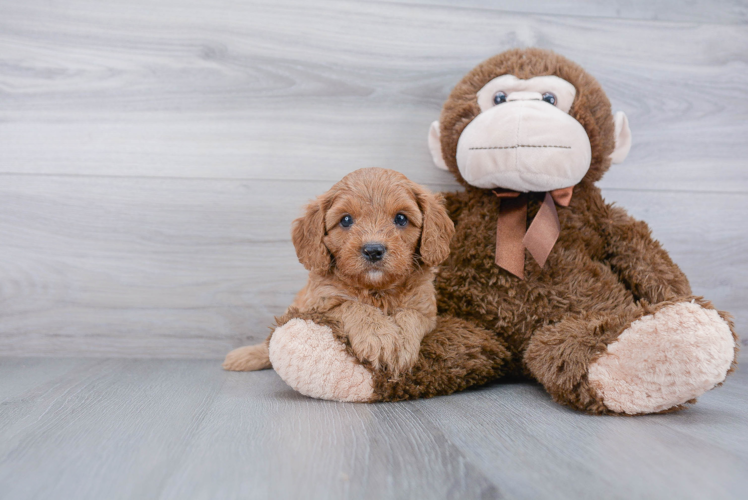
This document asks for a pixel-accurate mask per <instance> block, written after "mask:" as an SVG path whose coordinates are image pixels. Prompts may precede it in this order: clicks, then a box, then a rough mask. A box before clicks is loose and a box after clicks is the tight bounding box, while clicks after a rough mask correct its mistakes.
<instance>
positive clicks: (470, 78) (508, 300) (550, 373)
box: [276, 49, 737, 414]
mask: <svg viewBox="0 0 748 500" xmlns="http://www.w3.org/2000/svg"><path fill="white" fill-rule="evenodd" d="M508 74H511V75H514V76H516V77H518V78H520V79H528V78H531V77H534V76H539V75H555V76H558V77H560V78H563V79H564V80H566V81H567V82H569V83H571V84H573V85H574V87H575V88H576V91H577V93H576V97H575V99H574V102H573V105H572V107H571V109H570V111H569V114H570V115H571V116H572V117H573V118H575V119H576V120H577V121H578V122H579V123H580V124H581V125H582V126H583V127H584V130H585V131H586V133H587V135H588V137H589V141H590V144H591V150H592V161H591V166H590V168H589V171H588V172H587V174H586V175H585V177H584V178H583V179H582V181H581V182H580V183H578V184H577V185H576V186H575V187H574V190H573V197H572V200H571V204H570V205H569V206H568V207H559V208H558V218H559V220H560V225H561V232H560V237H559V239H558V241H557V242H556V244H555V246H554V247H553V250H552V252H551V253H550V256H549V258H548V260H547V262H546V263H545V266H544V267H543V268H541V267H539V265H538V264H537V263H536V262H535V261H534V260H533V259H531V258H530V257H529V254H528V257H527V258H526V261H525V262H526V263H525V269H524V275H525V276H524V279H519V278H517V277H516V276H514V275H512V274H510V273H509V272H507V271H505V270H504V269H501V268H500V267H498V266H497V265H496V263H495V260H494V258H495V256H494V254H495V248H496V231H497V230H496V221H497V216H498V213H499V206H500V202H501V200H500V199H499V198H497V196H495V195H494V193H493V192H492V191H491V190H489V189H479V188H476V187H473V186H471V185H470V184H468V183H467V182H466V181H465V180H464V179H463V178H462V177H461V175H460V171H459V169H458V166H457V163H456V159H455V155H456V150H457V143H458V139H459V138H460V134H461V133H462V131H463V129H464V128H465V127H466V126H467V125H468V124H469V123H470V122H471V120H473V118H474V117H475V116H476V115H477V114H478V113H480V109H478V106H477V104H476V92H477V91H478V90H479V89H481V87H483V86H484V85H485V84H486V82H488V81H490V80H492V79H494V78H496V77H498V76H501V75H508ZM440 140H441V149H442V152H443V158H444V162H445V163H446V165H447V167H448V168H449V170H450V171H451V172H452V173H453V174H454V175H455V177H456V178H457V180H458V181H459V182H461V183H462V184H463V185H464V186H465V190H464V191H460V192H454V193H449V194H446V200H447V208H448V211H449V213H450V216H451V218H452V220H453V221H454V223H455V228H456V234H455V237H454V239H453V240H452V244H451V254H450V255H449V257H448V259H447V260H446V261H445V262H444V263H443V265H442V266H441V268H440V271H439V272H438V275H437V279H436V289H437V295H438V308H439V314H440V317H439V321H438V325H437V327H436V329H435V330H434V331H432V332H431V333H430V334H429V335H427V336H426V337H425V338H424V339H423V342H422V344H421V353H420V356H419V359H418V361H417V363H416V365H415V367H414V368H413V369H412V370H411V371H410V372H406V373H404V374H401V375H398V376H393V374H392V373H391V372H389V371H388V370H374V369H371V367H369V368H368V370H369V371H370V372H371V381H370V383H371V387H372V390H371V395H370V397H368V398H367V399H366V400H368V401H386V400H398V399H407V398H416V397H428V396H434V395H438V394H447V393H450V392H453V391H456V390H461V389H464V388H466V387H468V386H471V385H475V384H480V383H484V382H487V381H490V380H494V379H498V378H500V377H502V376H507V375H510V376H520V377H528V378H530V379H534V380H536V381H538V382H540V383H541V384H542V385H543V386H544V387H545V389H546V390H547V391H548V392H549V393H550V394H551V396H552V397H553V398H554V399H555V400H556V401H558V402H560V403H562V404H565V405H568V406H570V407H572V408H575V409H578V410H582V411H586V412H589V413H596V414H605V413H628V414H639V413H650V412H657V411H668V410H672V409H678V408H681V407H682V405H683V403H686V402H692V401H693V397H695V395H698V394H701V393H702V392H704V391H705V390H708V389H710V388H711V387H713V386H714V385H717V384H719V383H721V381H722V380H723V379H724V375H725V374H726V372H727V368H728V367H729V368H730V370H731V369H732V368H731V365H734V359H735V357H734V353H735V350H736V349H737V342H736V340H737V337H736V336H735V334H734V329H733V325H732V323H731V321H730V318H729V315H728V314H726V313H723V312H716V313H715V312H714V308H713V307H712V305H711V304H710V303H709V302H708V301H706V300H704V299H702V298H700V297H695V296H693V295H692V292H691V288H690V286H689V283H688V280H687V279H686V277H685V275H684V274H683V273H682V272H681V270H680V269H679V268H678V266H676V265H675V264H674V263H673V262H672V260H671V259H670V257H669V255H668V254H667V252H666V251H665V250H664V249H663V248H662V247H661V246H660V244H659V243H658V242H657V241H655V240H654V239H653V238H652V236H651V233H650V230H649V228H648V227H647V225H646V224H645V223H644V222H638V221H636V220H634V219H633V218H631V217H630V216H629V215H628V214H627V213H626V212H625V211H624V210H623V209H621V208H618V207H614V206H612V205H610V204H606V203H605V201H604V200H603V198H602V196H601V194H600V190H599V189H598V188H597V187H596V186H595V184H594V183H595V182H596V181H598V180H599V179H600V178H601V177H602V176H603V174H604V173H605V171H606V170H607V169H608V168H609V166H610V155H611V153H612V152H613V150H614V145H615V141H614V121H613V116H612V114H611V107H610V103H609V101H608V99H607V97H606V95H605V93H604V92H603V91H602V89H601V87H600V86H599V84H598V83H597V81H596V80H595V79H594V78H592V77H591V76H590V75H588V74H587V73H586V72H585V71H584V70H583V69H582V68H581V67H579V66H578V65H576V64H574V63H572V62H571V61H568V60H567V59H565V58H563V57H561V56H558V55H556V54H554V53H551V52H548V51H543V50H538V49H527V50H513V51H508V52H505V53H503V54H500V55H498V56H496V57H494V58H491V59H489V60H487V61H485V62H483V63H482V64H480V65H479V66H478V67H476V68H475V69H474V70H472V71H471V72H470V73H469V74H468V75H466V76H465V78H464V79H463V80H462V81H461V82H460V83H459V84H458V85H457V86H456V87H455V88H454V90H453V91H452V93H451V95H450V96H449V99H448V100H447V102H446V104H445V105H444V108H443V111H442V115H441V120H440ZM530 196H531V199H530V202H529V208H528V220H532V218H533V217H534V215H535V213H536V212H537V210H538V206H539V203H540V201H542V198H541V195H540V194H537V195H535V194H532V193H531V194H530ZM653 196H654V195H653ZM298 317H301V318H302V319H308V320H310V321H316V323H317V324H322V325H327V326H329V327H330V328H331V329H332V330H333V332H334V333H335V328H336V327H335V324H334V322H329V321H326V320H325V319H324V318H321V317H319V316H316V317H311V316H309V315H307V316H303V315H302V316H298ZM288 319H289V318H284V321H286V320H288ZM637 320H639V321H637ZM281 323H283V321H281ZM281 326H282V325H281ZM623 332H628V333H627V335H626V342H617V341H618V340H621V338H622V337H621V335H622V334H623ZM681 332H684V333H683V334H682V335H681ZM689 332H690V333H689ZM693 332H695V333H693ZM335 334H336V335H337V338H338V339H339V340H340V341H341V342H346V338H345V335H340V334H339V332H337V333H335ZM619 337H620V338H619ZM686 337H687V338H686ZM712 338H714V339H716V340H714V341H713V342H712V340H710V339H712ZM681 339H684V340H682V341H681ZM725 342H727V344H725ZM617 344H618V345H617ZM712 344H714V345H715V346H716V345H720V346H722V347H721V349H722V351H720V352H722V354H721V356H722V357H723V358H724V357H725V356H727V357H728V359H727V365H725V364H724V360H723V361H722V365H720V366H722V367H724V368H719V369H716V368H714V366H715V363H713V362H712V357H713V356H714V354H713V353H714V352H716V350H717V348H716V347H713V345H712ZM725 345H727V349H728V354H727V355H725V354H724V352H725V347H724V346H725ZM282 347H283V346H282V345H279V346H278V349H282ZM641 353H644V354H641ZM637 356H639V357H637ZM593 365H597V366H595V374H594V377H593V376H591V375H590V373H591V370H592V369H593ZM277 369H278V368H276V370H277ZM715 370H717V372H719V373H717V372H715V373H716V375H715V374H711V375H708V376H707V375H703V373H702V372H704V373H706V372H710V373H712V372H714V371H715ZM720 370H721V371H720ZM616 377H618V378H620V379H621V380H618V379H616ZM705 377H706V379H708V380H707V381H706V382H704V381H703V380H702V379H703V378H705ZM593 379H594V380H593ZM637 384H638V385H637ZM657 384H661V386H660V385H657ZM632 387H633V389H632ZM619 389H620V391H623V392H619ZM626 391H629V392H626ZM649 392H654V393H656V394H655V395H654V396H655V399H656V401H655V403H651V404H650V402H649V401H648V399H647V398H649V397H650V394H649ZM684 394H685V396H684ZM689 394H690V395H689ZM678 398H680V399H678ZM684 398H685V399H684Z"/></svg>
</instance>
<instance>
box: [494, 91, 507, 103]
mask: <svg viewBox="0 0 748 500" xmlns="http://www.w3.org/2000/svg"><path fill="white" fill-rule="evenodd" d="M502 102H506V92H502V91H499V92H496V95H495V96H493V103H494V104H501V103H502Z"/></svg>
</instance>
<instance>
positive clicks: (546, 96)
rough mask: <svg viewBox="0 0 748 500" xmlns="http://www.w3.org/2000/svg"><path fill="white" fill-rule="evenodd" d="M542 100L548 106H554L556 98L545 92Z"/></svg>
mask: <svg viewBox="0 0 748 500" xmlns="http://www.w3.org/2000/svg"><path fill="white" fill-rule="evenodd" d="M543 100H544V101H545V102H547V103H548V104H552V105H554V106H555V105H556V96H555V95H553V94H551V93H550V92H546V93H545V94H543Z"/></svg>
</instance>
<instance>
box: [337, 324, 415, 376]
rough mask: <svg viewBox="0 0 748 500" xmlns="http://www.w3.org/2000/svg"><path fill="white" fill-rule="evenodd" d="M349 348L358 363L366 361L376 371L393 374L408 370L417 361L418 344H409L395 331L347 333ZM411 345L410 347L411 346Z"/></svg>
mask: <svg viewBox="0 0 748 500" xmlns="http://www.w3.org/2000/svg"><path fill="white" fill-rule="evenodd" d="M348 339H349V341H350V343H351V348H352V349H353V352H354V353H355V354H356V356H357V357H358V359H359V360H360V361H368V362H369V363H371V365H372V367H373V368H374V369H375V370H376V369H379V368H386V369H389V370H391V371H393V372H394V373H400V372H405V371H408V370H410V368H412V367H413V365H414V364H415V363H416V360H417V359H418V352H419V349H420V342H409V341H408V340H410V339H405V338H403V337H402V336H401V335H399V334H398V332H396V331H386V330H385V331H378V332H376V333H373V332H366V333H363V334H360V333H352V332H351V333H349V335H348ZM411 344H412V345H411Z"/></svg>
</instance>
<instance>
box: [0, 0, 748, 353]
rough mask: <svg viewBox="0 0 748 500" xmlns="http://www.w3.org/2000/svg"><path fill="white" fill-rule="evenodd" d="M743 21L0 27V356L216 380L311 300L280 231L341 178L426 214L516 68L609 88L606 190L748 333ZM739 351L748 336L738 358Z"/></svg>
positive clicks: (108, 17) (660, 14) (137, 3)
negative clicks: (444, 123)
mask: <svg viewBox="0 0 748 500" xmlns="http://www.w3.org/2000/svg"><path fill="white" fill-rule="evenodd" d="M747 12H748V7H746V4H745V2H738V1H731V0H722V1H719V2H710V1H706V0H689V1H687V2H676V1H675V0H660V1H645V0H635V1H622V0H613V1H608V2H595V1H588V0H578V1H571V0H569V1H563V2H558V1H550V0H529V1H526V2H506V1H496V2H488V1H484V0H470V1H468V2H459V3H451V4H450V3H449V2H447V1H446V0H433V1H432V0H417V1H389V2H368V1H366V2H365V1H353V0H321V1H315V2H308V1H301V0H279V1H273V2H261V1H251V0H248V1H242V2H236V1H233V0H211V1H208V0H190V1H187V2H185V1H176V0H158V1H151V0H113V1H108V2H105V3H100V2H90V1H88V0H62V1H58V2H53V3H50V2H47V1H45V0H24V1H23V2H12V1H5V2H0V242H2V244H1V245H0V304H1V305H2V307H1V308H0V353H2V354H5V355H19V356H23V355H45V356H58V355H64V356H77V355H86V356H131V357H142V356H151V357H175V358H177V357H193V358H194V357H204V358H217V357H220V356H221V355H223V354H224V353H225V352H227V351H228V350H229V349H231V348H233V347H236V346H238V345H241V344H245V343H247V342H252V341H257V340H259V339H262V338H264V337H265V335H266V333H267V327H268V325H270V324H271V322H272V318H273V316H274V315H277V314H280V313H281V312H282V311H283V310H284V309H285V307H286V306H287V305H288V304H289V303H290V301H291V299H292V297H293V295H294V293H295V292H296V291H297V290H298V289H299V288H300V287H301V286H302V284H303V282H304V280H305V272H304V270H303V268H302V267H301V265H300V264H298V263H297V262H296V259H295V257H294V252H293V248H292V246H291V243H290V237H289V225H290V222H291V220H292V219H293V218H294V217H295V216H297V215H298V213H299V212H300V210H301V207H302V205H303V204H304V203H305V202H306V201H307V200H308V199H310V198H312V197H313V196H315V195H317V194H319V193H321V192H324V191H325V190H326V189H327V188H328V187H329V186H330V185H331V184H332V183H333V182H335V181H336V180H338V179H339V178H340V177H342V176H343V175H344V174H346V173H347V172H350V171H352V170H354V169H357V168H361V167H368V166H384V167H390V168H394V169H397V170H400V171H402V172H404V173H405V174H406V175H408V176H410V177H411V178H412V179H414V180H416V181H418V182H422V183H425V184H427V185H428V186H430V187H432V188H433V189H454V188H456V185H455V183H454V181H453V180H452V179H451V178H450V176H449V175H448V174H446V173H444V172H441V171H439V170H437V169H435V168H434V167H433V166H432V164H431V160H430V158H429V155H428V151H427V147H426V141H425V136H426V131H427V130H428V126H429V124H430V122H431V121H432V120H434V119H436V118H437V117H438V114H439V110H440V107H441V105H442V103H443V101H444V99H445V98H446V96H447V94H448V93H449V91H450V89H451V88H452V86H454V84H455V83H456V82H457V81H458V80H459V79H460V78H461V76H462V75H463V74H464V73H465V72H466V71H467V70H469V69H470V68H471V67H472V66H474V65H475V64H476V63H478V62H479V61H481V60H482V59H484V58H485V57H488V56H490V55H493V54H495V53H498V52H500V51H502V50H505V49H508V48H511V47H515V46H529V45H534V46H540V47H545V48H550V49H554V50H556V51H558V52H560V53H562V54H564V55H566V56H568V57H570V58H572V59H573V60H575V61H577V62H579V63H580V64H582V65H583V66H584V67H585V68H587V69H588V70H589V71H590V72H591V73H592V74H593V75H595V76H596V77H597V78H598V79H599V80H600V81H601V83H602V84H603V86H604V88H605V89H606V91H607V92H608V94H609V96H610V98H611V101H612V103H613V107H614V109H616V110H618V109H621V110H623V111H625V112H626V113H627V114H628V116H629V119H630V121H631V126H632V130H633V134H634V146H633V149H632V152H631V155H630V157H629V158H628V159H627V161H626V162H625V163H624V164H622V165H616V166H615V168H614V169H613V170H611V171H610V172H609V173H608V175H607V176H606V178H605V179H603V181H602V183H601V185H602V187H603V188H604V192H605V196H606V197H607V199H608V200H610V201H616V202H617V203H619V204H620V205H622V206H624V207H626V208H627V209H629V210H630V211H631V212H632V213H633V214H634V215H635V216H636V217H639V218H642V219H645V220H647V221H648V222H649V223H650V225H651V226H652V228H653V230H654V234H655V236H656V237H657V238H658V239H660V240H662V242H663V243H664V244H665V246H666V248H667V249H668V250H669V251H670V252H671V254H672V255H673V257H674V259H675V261H676V262H677V263H679V264H680V265H681V266H682V267H683V268H684V270H685V271H686V273H687V274H688V275H689V277H690V279H691V282H692V285H693V287H694V289H695V291H696V292H697V293H699V294H703V295H705V296H707V297H708V298H710V299H712V300H713V301H714V302H715V304H716V305H717V306H718V307H720V308H722V309H725V310H728V311H730V312H732V313H733V315H734V316H735V320H736V325H737V327H738V331H739V332H740V333H743V334H745V332H747V331H748V233H747V231H748V225H746V224H745V217H746V215H748V209H746V208H745V207H746V206H748V160H747V158H748V141H747V140H746V137H748V100H746V99H745V82H746V81H748V64H747V63H748V28H747V27H746V22H747V21H748V14H747ZM744 336H745V335H744Z"/></svg>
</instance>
